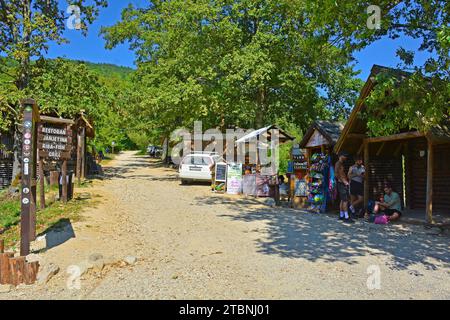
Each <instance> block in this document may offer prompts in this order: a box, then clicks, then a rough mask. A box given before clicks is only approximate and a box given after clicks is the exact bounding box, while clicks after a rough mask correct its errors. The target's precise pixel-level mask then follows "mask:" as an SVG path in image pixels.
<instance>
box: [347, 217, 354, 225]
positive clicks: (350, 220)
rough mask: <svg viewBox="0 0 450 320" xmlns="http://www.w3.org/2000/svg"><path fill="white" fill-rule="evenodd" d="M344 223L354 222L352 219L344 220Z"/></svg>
mask: <svg viewBox="0 0 450 320" xmlns="http://www.w3.org/2000/svg"><path fill="white" fill-rule="evenodd" d="M344 223H350V224H352V223H355V221H354V220H353V219H352V218H348V219H344Z"/></svg>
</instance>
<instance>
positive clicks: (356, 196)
mask: <svg viewBox="0 0 450 320" xmlns="http://www.w3.org/2000/svg"><path fill="white" fill-rule="evenodd" d="M365 171H366V170H365V168H364V165H363V160H362V157H361V156H356V157H355V164H354V165H352V166H351V167H350V169H349V170H348V178H349V179H350V207H349V208H350V211H351V212H352V215H353V217H357V216H361V215H362V214H363V212H364V175H365Z"/></svg>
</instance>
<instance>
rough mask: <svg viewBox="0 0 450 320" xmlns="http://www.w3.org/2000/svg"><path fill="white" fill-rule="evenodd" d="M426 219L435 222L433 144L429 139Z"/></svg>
mask: <svg viewBox="0 0 450 320" xmlns="http://www.w3.org/2000/svg"><path fill="white" fill-rule="evenodd" d="M425 221H427V222H428V223H433V144H432V143H431V141H430V140H429V139H428V154H427V203H426V214H425Z"/></svg>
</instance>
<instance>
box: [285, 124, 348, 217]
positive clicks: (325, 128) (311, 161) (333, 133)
mask: <svg viewBox="0 0 450 320" xmlns="http://www.w3.org/2000/svg"><path fill="white" fill-rule="evenodd" d="M343 129H344V123H342V122H331V121H324V120H318V121H315V122H314V123H313V124H312V125H311V126H310V127H309V129H308V130H307V131H306V133H305V135H304V136H303V139H302V141H301V142H300V144H299V147H300V148H301V149H303V150H305V153H306V161H307V170H306V176H305V177H304V178H303V180H305V182H304V183H303V185H306V182H307V186H308V187H307V191H304V192H303V197H293V200H294V203H293V206H294V207H299V206H300V207H302V206H303V207H306V206H309V208H310V209H312V210H318V211H320V212H325V211H328V210H330V209H331V208H332V203H333V195H332V194H331V192H330V190H329V185H330V179H332V177H330V167H331V166H332V165H333V164H334V160H335V159H334V157H333V147H334V145H335V144H336V142H337V140H338V139H339V137H340V135H341V132H342V130H343ZM316 162H319V163H323V162H325V163H326V164H325V165H323V166H320V168H319V164H318V163H316ZM295 178H296V179H300V180H301V179H302V178H301V176H300V175H295ZM297 184H298V185H302V182H301V181H298V182H297V181H296V182H295V189H297ZM292 188H293V184H292V183H291V194H292V193H294V194H298V192H297V190H295V191H294V192H293V190H292ZM297 203H299V204H300V205H297Z"/></svg>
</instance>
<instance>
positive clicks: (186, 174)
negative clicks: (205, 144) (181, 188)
mask: <svg viewBox="0 0 450 320" xmlns="http://www.w3.org/2000/svg"><path fill="white" fill-rule="evenodd" d="M222 161H224V160H223V158H222V157H221V156H219V155H218V154H217V153H205V152H194V153H191V154H188V155H186V156H185V157H183V160H181V163H180V167H179V170H178V171H179V177H180V179H181V183H182V184H186V183H187V182H189V181H211V178H212V175H211V169H210V167H211V165H215V164H216V163H218V162H222Z"/></svg>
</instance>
